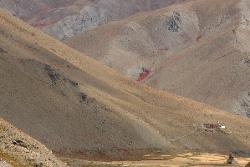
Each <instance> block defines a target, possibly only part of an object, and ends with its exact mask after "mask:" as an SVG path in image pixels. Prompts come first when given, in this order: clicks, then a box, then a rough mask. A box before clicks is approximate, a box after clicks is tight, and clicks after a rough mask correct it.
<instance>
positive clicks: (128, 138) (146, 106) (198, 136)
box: [0, 11, 250, 159]
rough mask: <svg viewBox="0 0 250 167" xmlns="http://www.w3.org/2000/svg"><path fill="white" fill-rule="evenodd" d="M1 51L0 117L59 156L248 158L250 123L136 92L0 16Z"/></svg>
mask: <svg viewBox="0 0 250 167" xmlns="http://www.w3.org/2000/svg"><path fill="white" fill-rule="evenodd" d="M0 48H1V49H0V51H1V52H0V78H1V82H0V87H1V89H0V97H1V101H0V116H1V117H2V118H4V119H6V120H7V121H9V122H10V123H12V124H13V125H15V126H16V127H18V128H20V129H22V130H23V131H25V132H26V133H28V134H29V135H31V136H32V137H34V138H35V139H38V140H39V141H40V142H42V143H44V144H45V145H46V146H47V147H48V148H49V149H51V150H53V151H54V152H56V153H58V154H59V155H63V156H66V155H69V156H80V157H81V158H83V157H85V158H86V157H88V158H91V157H92V158H93V156H94V158H96V159H100V158H106V159H107V158H112V159H114V158H116V159H126V158H137V157H138V156H139V155H141V154H144V153H146V152H152V151H154V150H160V151H163V152H169V153H172V152H182V151H184V150H190V151H193V150H195V151H205V152H210V151H211V152H229V151H234V152H236V153H245V154H247V153H249V151H250V148H249V146H250V135H249V127H250V122H249V120H248V119H247V118H244V117H241V116H235V115H233V114H230V113H226V112H224V111H220V110H217V109H214V108H212V107H210V106H207V105H204V104H201V103H198V102H194V101H191V100H188V99H185V98H182V97H178V96H174V95H172V94H169V93H167V92H161V91H156V90H154V89H152V88H150V87H147V86H144V85H141V84H139V83H137V82H135V81H133V80H130V79H128V78H125V77H123V76H122V75H120V74H119V73H117V72H115V71H114V70H112V69H110V68H108V67H105V66H103V65H101V64H99V63H97V62H96V61H95V60H92V59H91V58H89V57H87V56H85V55H84V54H82V53H80V52H78V51H76V50H74V49H71V48H70V47H68V46H66V45H64V44H62V43H60V42H58V41H56V40H55V39H53V38H51V37H49V36H48V35H45V34H44V33H42V32H40V31H38V30H36V29H34V28H32V27H30V26H28V25H26V24H25V23H24V22H22V21H20V20H18V19H16V18H14V17H12V16H11V15H9V14H6V13H5V12H2V11H1V12H0ZM220 127H225V129H224V128H223V129H221V128H220ZM135 155H136V156H135Z"/></svg>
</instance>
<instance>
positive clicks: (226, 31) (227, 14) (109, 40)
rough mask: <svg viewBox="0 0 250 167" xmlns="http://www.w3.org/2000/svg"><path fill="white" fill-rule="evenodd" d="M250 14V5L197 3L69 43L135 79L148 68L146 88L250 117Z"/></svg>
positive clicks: (226, 0) (242, 1)
mask: <svg viewBox="0 0 250 167" xmlns="http://www.w3.org/2000/svg"><path fill="white" fill-rule="evenodd" d="M249 9H250V3H249V1H247V0H220V1H218V0H210V1H206V0H193V1H191V2H186V3H181V4H178V5H171V6H169V7H166V8H163V9H160V10H157V11H153V12H146V13H139V14H137V15H133V16H131V17H129V18H126V19H124V20H121V21H117V22H112V23H109V24H106V25H104V26H100V27H98V28H96V29H93V30H89V31H86V32H84V33H82V34H81V35H77V36H75V37H73V38H71V39H69V40H67V42H66V43H67V44H68V45H69V46H71V47H74V48H76V49H78V50H79V51H82V52H84V53H86V54H87V55H88V56H91V57H93V58H95V59H96V60H98V61H99V62H101V63H103V64H106V65H108V66H110V67H112V68H114V69H116V70H119V71H120V72H122V73H123V74H126V75H127V76H129V77H131V78H133V79H134V80H138V77H139V76H140V73H142V71H143V69H147V70H148V71H150V74H149V75H146V76H145V75H144V76H143V77H145V79H144V78H143V79H144V80H143V81H142V83H146V84H148V85H150V86H152V87H155V88H158V89H162V90H167V91H169V92H172V93H175V94H178V95H181V96H186V97H189V98H192V99H194V100H197V101H200V102H204V103H207V104H210V105H213V106H215V107H218V108H221V109H224V110H226V111H230V112H233V113H236V114H240V115H245V116H250V87H249V86H250V68H249V67H250V65H249V64H250V63H249V62H250V58H249V57H250V50H249V47H248V46H249V45H250V41H249V38H248V36H249V34H250V28H249V27H250V26H249V25H250V19H249V18H250V13H249ZM139 80H140V79H139Z"/></svg>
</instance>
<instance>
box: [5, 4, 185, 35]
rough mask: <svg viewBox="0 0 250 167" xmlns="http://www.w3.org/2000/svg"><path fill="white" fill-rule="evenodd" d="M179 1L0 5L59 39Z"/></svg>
mask: <svg viewBox="0 0 250 167" xmlns="http://www.w3.org/2000/svg"><path fill="white" fill-rule="evenodd" d="M182 1H184V0H140V1H135V0H35V1H34V0H20V1H15V0H1V1H0V6H1V7H2V8H6V9H8V10H9V11H10V12H11V13H13V14H14V15H16V16H18V17H20V18H21V19H23V20H25V21H26V22H28V23H30V24H31V25H33V26H36V27H39V28H42V29H43V30H44V31H45V32H47V33H49V34H50V35H52V36H54V37H56V38H58V39H61V40H63V39H66V38H68V37H72V36H74V35H76V34H78V33H80V32H83V31H86V30H89V29H92V28H95V27H97V26H99V25H102V24H106V23H108V22H110V21H114V20H120V19H122V18H125V17H127V16H130V15H132V14H135V13H138V12H142V11H149V10H154V9H159V8H161V7H164V6H167V5H169V4H173V3H177V2H182Z"/></svg>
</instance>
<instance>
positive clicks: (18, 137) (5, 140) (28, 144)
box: [0, 119, 66, 167]
mask: <svg viewBox="0 0 250 167" xmlns="http://www.w3.org/2000/svg"><path fill="white" fill-rule="evenodd" d="M0 138H1V140H0V166H1V167H7V166H9V165H11V166H12V167H37V166H44V167H66V165H65V164H64V163H62V162H60V161H58V160H57V159H56V157H55V156H54V155H52V153H51V151H49V150H48V149H47V148H46V147H45V146H43V145H42V144H41V143H39V142H37V141H35V140H34V139H32V138H31V137H29V136H27V135H26V134H24V133H23V132H21V131H20V130H18V129H16V128H15V127H13V126H11V125H10V124H8V123H7V122H5V121H4V120H2V119H1V120H0Z"/></svg>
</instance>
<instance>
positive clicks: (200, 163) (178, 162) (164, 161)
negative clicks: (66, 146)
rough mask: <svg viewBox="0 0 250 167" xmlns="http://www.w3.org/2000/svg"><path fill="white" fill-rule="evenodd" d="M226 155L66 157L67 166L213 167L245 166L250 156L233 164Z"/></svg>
mask: <svg viewBox="0 0 250 167" xmlns="http://www.w3.org/2000/svg"><path fill="white" fill-rule="evenodd" d="M227 157H228V156H227V155H222V154H209V153H185V154H177V155H154V154H149V155H145V160H142V161H113V162H97V161H85V160H79V159H66V158H62V160H63V161H65V162H67V163H68V164H69V166H72V167H79V166H87V167H94V166H97V167H191V166H196V167H215V166H220V167H221V166H232V167H245V165H246V164H247V162H249V161H250V158H246V157H236V158H235V159H236V163H235V164H234V165H227V164H226V161H227Z"/></svg>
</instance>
